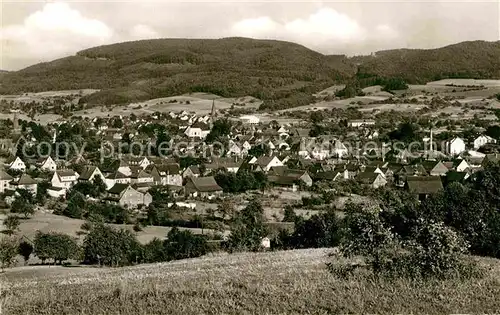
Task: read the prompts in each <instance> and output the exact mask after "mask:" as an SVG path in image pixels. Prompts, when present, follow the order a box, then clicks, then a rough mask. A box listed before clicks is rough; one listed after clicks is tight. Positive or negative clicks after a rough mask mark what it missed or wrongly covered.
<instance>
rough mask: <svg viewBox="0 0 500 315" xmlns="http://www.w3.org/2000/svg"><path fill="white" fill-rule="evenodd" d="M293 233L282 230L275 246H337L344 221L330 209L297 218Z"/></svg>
mask: <svg viewBox="0 0 500 315" xmlns="http://www.w3.org/2000/svg"><path fill="white" fill-rule="evenodd" d="M294 221H295V229H294V231H293V233H292V234H289V233H287V232H286V231H285V230H282V231H281V232H280V234H278V236H277V238H276V239H275V240H274V247H273V248H280V249H291V248H320V247H333V246H337V245H338V244H339V242H340V239H341V236H342V235H341V232H342V229H341V226H342V221H341V219H339V218H338V216H337V215H336V213H335V211H333V210H328V211H324V212H321V213H320V214H315V215H313V216H311V217H310V218H309V219H307V220H305V219H303V218H302V217H296V218H295V220H294Z"/></svg>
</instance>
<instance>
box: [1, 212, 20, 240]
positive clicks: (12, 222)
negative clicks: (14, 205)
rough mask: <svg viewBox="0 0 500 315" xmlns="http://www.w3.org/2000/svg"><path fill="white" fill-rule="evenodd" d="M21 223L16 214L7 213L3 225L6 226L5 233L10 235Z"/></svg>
mask: <svg viewBox="0 0 500 315" xmlns="http://www.w3.org/2000/svg"><path fill="white" fill-rule="evenodd" d="M20 224H21V222H20V220H19V217H18V216H17V215H9V216H8V217H7V218H6V219H5V220H4V221H3V225H5V227H6V228H7V233H8V234H9V235H12V234H14V233H15V231H16V230H17V229H18V228H19V225H20Z"/></svg>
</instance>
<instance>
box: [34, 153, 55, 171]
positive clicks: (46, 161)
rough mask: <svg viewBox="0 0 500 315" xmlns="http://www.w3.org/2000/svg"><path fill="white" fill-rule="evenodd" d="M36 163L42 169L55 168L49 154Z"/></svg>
mask: <svg viewBox="0 0 500 315" xmlns="http://www.w3.org/2000/svg"><path fill="white" fill-rule="evenodd" d="M37 165H38V168H40V169H41V170H43V171H49V172H55V171H56V169H57V164H56V162H55V161H54V159H52V157H50V156H47V157H45V158H42V159H40V160H39V161H38V163H37Z"/></svg>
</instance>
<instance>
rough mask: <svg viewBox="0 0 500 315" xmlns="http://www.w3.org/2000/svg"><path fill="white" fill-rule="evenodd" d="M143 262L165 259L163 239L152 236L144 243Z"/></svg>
mask: <svg viewBox="0 0 500 315" xmlns="http://www.w3.org/2000/svg"><path fill="white" fill-rule="evenodd" d="M143 259H144V262H146V263H156V262H162V261H167V255H166V252H165V247H164V245H163V241H161V240H160V239H159V238H156V237H155V238H153V239H152V240H151V241H150V242H149V243H147V244H146V245H144V257H143Z"/></svg>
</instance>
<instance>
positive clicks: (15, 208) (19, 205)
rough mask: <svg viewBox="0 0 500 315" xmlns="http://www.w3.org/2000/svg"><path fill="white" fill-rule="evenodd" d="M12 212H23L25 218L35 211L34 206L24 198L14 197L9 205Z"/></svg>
mask: <svg viewBox="0 0 500 315" xmlns="http://www.w3.org/2000/svg"><path fill="white" fill-rule="evenodd" d="M10 208H11V212H12V213H21V214H24V217H25V218H27V217H29V216H30V215H33V214H34V213H35V206H33V204H31V203H28V202H27V201H26V200H25V199H24V198H20V197H16V199H14V201H13V202H12V204H11V205H10Z"/></svg>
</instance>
